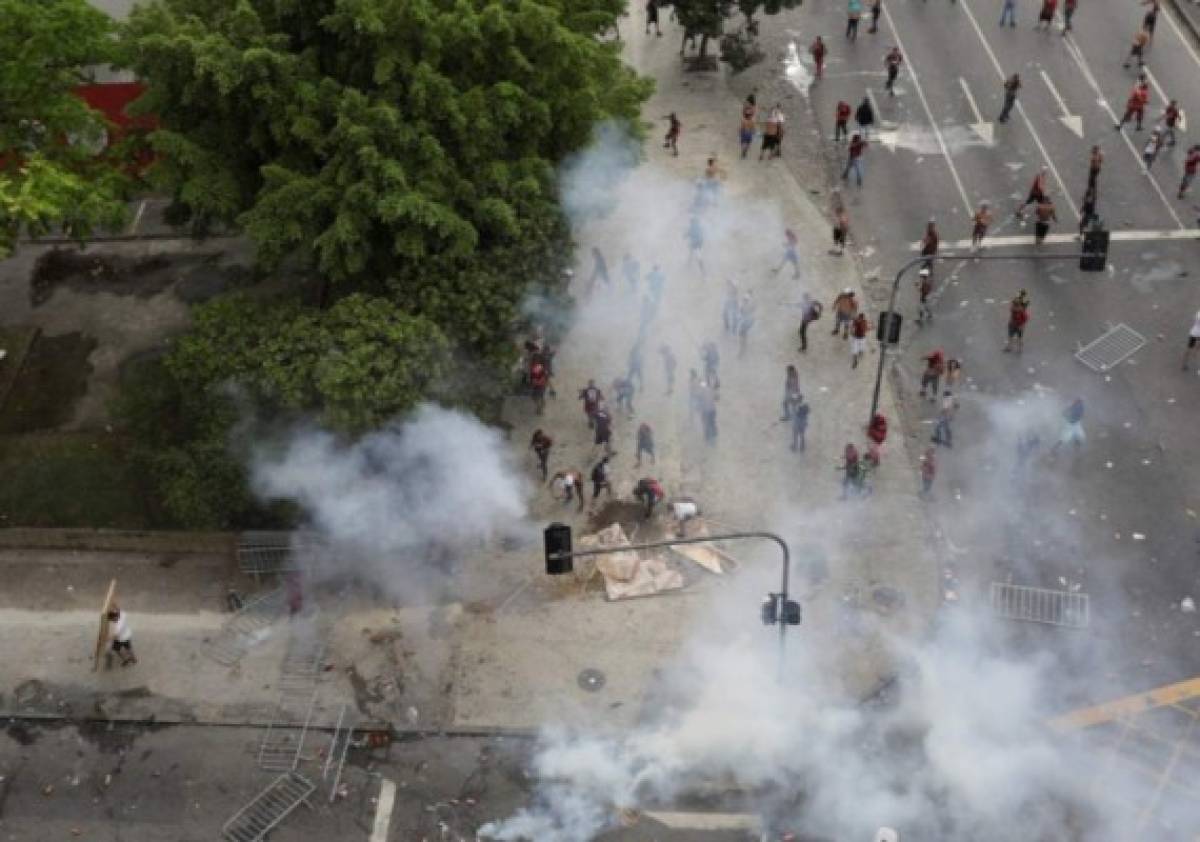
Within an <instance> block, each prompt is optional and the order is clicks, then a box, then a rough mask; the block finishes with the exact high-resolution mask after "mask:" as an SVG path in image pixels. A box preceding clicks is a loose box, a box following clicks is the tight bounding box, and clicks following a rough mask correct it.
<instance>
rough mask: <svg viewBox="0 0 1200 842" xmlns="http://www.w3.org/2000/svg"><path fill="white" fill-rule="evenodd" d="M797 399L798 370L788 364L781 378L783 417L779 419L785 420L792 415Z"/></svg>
mask: <svg viewBox="0 0 1200 842" xmlns="http://www.w3.org/2000/svg"><path fill="white" fill-rule="evenodd" d="M798 400H800V372H798V371H797V370H796V367H795V366H794V365H789V366H788V367H787V371H786V372H785V374H784V378H783V417H782V418H780V419H779V420H780V421H787V420H788V419H789V418H791V417H792V409H793V407H795V405H796V402H797V401H798Z"/></svg>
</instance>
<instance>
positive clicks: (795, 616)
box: [762, 593, 800, 626]
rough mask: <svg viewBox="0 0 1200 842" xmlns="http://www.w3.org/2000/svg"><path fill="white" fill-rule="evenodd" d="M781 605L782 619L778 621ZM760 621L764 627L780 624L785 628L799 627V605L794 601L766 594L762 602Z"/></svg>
mask: <svg viewBox="0 0 1200 842" xmlns="http://www.w3.org/2000/svg"><path fill="white" fill-rule="evenodd" d="M780 604H782V605H783V618H782V620H781V619H780V615H779V606H780ZM762 621H763V625H764V626H775V625H778V624H779V623H780V622H782V623H783V624H784V625H785V626H798V625H800V603H798V602H796V601H795V600H794V599H783V597H782V595H780V594H777V593H770V594H767V595H766V596H765V597H764V598H763V602H762Z"/></svg>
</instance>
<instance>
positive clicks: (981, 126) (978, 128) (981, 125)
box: [958, 76, 995, 146]
mask: <svg viewBox="0 0 1200 842" xmlns="http://www.w3.org/2000/svg"><path fill="white" fill-rule="evenodd" d="M958 84H960V85H962V89H963V94H964V95H965V96H966V97H967V102H968V103H970V105H971V113H972V114H974V115H975V122H974V123H971V131H973V132H975V134H977V135H979V139H980V140H982V141H983V142H984V143H985V144H987V145H988V146H991V145H992V143H993V142H994V140H995V133H994V132H993V131H992V124H991V123H989V122H987V121H986V120H984V119H983V115H982V114H980V113H979V106H978V105H976V104H975V97H974V96H973V95H972V94H971V87H970V85H968V84H967V80H966V79H964V78H963V77H961V76H959V77H958Z"/></svg>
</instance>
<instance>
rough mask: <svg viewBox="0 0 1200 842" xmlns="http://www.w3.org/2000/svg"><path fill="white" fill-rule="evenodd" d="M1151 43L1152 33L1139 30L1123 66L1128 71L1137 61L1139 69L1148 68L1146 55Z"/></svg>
mask: <svg viewBox="0 0 1200 842" xmlns="http://www.w3.org/2000/svg"><path fill="white" fill-rule="evenodd" d="M1149 43H1150V33H1149V32H1147V31H1146V30H1145V29H1139V30H1138V31H1137V32H1136V33H1135V34H1134V36H1133V44H1131V45H1130V47H1129V55H1128V56H1127V57H1126V59H1125V63H1124V64H1122V65H1121V66H1122V67H1124V68H1125V69H1126V70H1128V69H1129V67H1130V66H1132V65H1133V63H1134V62H1135V61H1136V62H1137V66H1138V67H1139V68H1141V67H1145V66H1146V60H1145V54H1146V45H1147V44H1149Z"/></svg>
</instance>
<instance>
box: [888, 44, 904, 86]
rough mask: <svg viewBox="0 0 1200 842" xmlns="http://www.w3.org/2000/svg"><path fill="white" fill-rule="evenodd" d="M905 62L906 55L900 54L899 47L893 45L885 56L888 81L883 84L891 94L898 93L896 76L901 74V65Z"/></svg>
mask: <svg viewBox="0 0 1200 842" xmlns="http://www.w3.org/2000/svg"><path fill="white" fill-rule="evenodd" d="M903 63H904V56H903V55H901V54H900V48H899V47H892V49H891V51H890V52H889V53H888V54H887V55H886V56H884V57H883V66H884V68H885V69H886V70H887V81H886V82H885V83H884V85H883V89H884V90H885V91H887V92H888V95H889V96H895V95H896V77H897V76H899V75H900V65H902V64H903Z"/></svg>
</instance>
